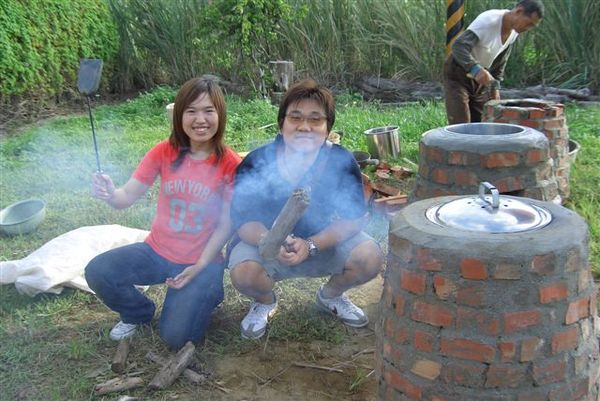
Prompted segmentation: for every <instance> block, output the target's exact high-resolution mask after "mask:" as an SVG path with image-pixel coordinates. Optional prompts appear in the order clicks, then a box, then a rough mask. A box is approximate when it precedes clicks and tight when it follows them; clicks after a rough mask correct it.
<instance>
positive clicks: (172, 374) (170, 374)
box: [148, 341, 196, 390]
mask: <svg viewBox="0 0 600 401" xmlns="http://www.w3.org/2000/svg"><path fill="white" fill-rule="evenodd" d="M195 350H196V347H195V346H194V344H192V342H191V341H188V342H187V343H185V345H184V346H183V347H182V348H181V349H180V350H179V351H178V352H177V354H176V355H175V356H174V357H173V358H171V359H169V361H168V362H167V363H166V364H165V365H164V366H163V367H162V368H161V369H160V371H159V372H158V373H157V374H156V375H155V376H154V378H153V379H152V381H151V382H150V383H149V384H148V387H150V388H151V389H154V390H162V389H164V388H167V387H169V386H170V385H171V384H173V382H174V381H175V380H176V379H177V378H178V377H179V375H180V374H181V373H182V372H183V371H184V370H185V368H186V367H187V366H188V365H189V364H190V362H191V361H192V357H193V356H194V351H195Z"/></svg>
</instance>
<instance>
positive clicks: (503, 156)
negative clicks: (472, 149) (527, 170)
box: [482, 152, 519, 168]
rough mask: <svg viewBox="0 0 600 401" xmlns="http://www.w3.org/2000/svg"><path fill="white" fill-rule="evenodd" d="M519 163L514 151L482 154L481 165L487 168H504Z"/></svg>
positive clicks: (517, 155)
mask: <svg viewBox="0 0 600 401" xmlns="http://www.w3.org/2000/svg"><path fill="white" fill-rule="evenodd" d="M518 165H519V154H518V153H514V152H495V153H490V154H487V155H484V156H482V166H483V167H487V168H498V167H499V168H505V167H513V166H518Z"/></svg>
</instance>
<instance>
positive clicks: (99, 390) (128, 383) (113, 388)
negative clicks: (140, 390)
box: [94, 377, 144, 395]
mask: <svg viewBox="0 0 600 401" xmlns="http://www.w3.org/2000/svg"><path fill="white" fill-rule="evenodd" d="M143 385H144V381H143V380H142V379H141V378H139V377H115V378H114V379H111V380H109V381H107V382H104V383H100V384H96V386H95V387H94V394H96V395H104V394H108V393H114V392H117V391H123V390H130V389H132V388H136V387H141V386H143Z"/></svg>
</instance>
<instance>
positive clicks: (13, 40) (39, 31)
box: [0, 0, 118, 104]
mask: <svg viewBox="0 0 600 401" xmlns="http://www.w3.org/2000/svg"><path fill="white" fill-rule="evenodd" d="M117 44H118V43H117V35H116V31H115V27H114V24H113V22H112V20H111V17H110V14H109V11H108V7H107V6H106V4H105V3H104V2H102V1H97V0H35V1H19V0H6V1H2V2H0V104H2V103H3V102H4V101H7V100H8V99H9V98H10V97H12V96H23V95H26V96H29V97H30V98H32V99H39V98H40V97H52V96H57V95H61V94H63V92H65V91H66V89H67V88H69V87H70V88H72V87H74V85H73V83H74V82H76V80H77V69H78V68H79V59H80V58H102V59H104V60H108V61H109V63H108V65H106V66H105V71H106V72H105V74H106V76H110V71H111V68H113V67H114V66H113V65H111V64H110V61H112V60H113V57H114V54H115V52H116V51H117Z"/></svg>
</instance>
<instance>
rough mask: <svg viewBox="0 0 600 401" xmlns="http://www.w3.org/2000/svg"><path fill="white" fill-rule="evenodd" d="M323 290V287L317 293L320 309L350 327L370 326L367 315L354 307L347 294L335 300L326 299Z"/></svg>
mask: <svg viewBox="0 0 600 401" xmlns="http://www.w3.org/2000/svg"><path fill="white" fill-rule="evenodd" d="M322 290H323V286H321V288H319V290H318V291H317V306H318V307H319V308H321V309H323V310H324V311H327V312H329V313H331V314H332V315H334V316H335V317H337V318H338V319H340V320H341V321H342V323H344V324H345V325H347V326H350V327H365V326H366V325H367V324H369V318H368V317H367V315H365V312H363V310H362V309H360V308H359V307H358V306H356V305H354V304H353V303H352V301H350V299H349V298H348V297H347V296H346V294H342V295H340V296H339V297H334V298H324V297H323V294H322Z"/></svg>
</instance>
